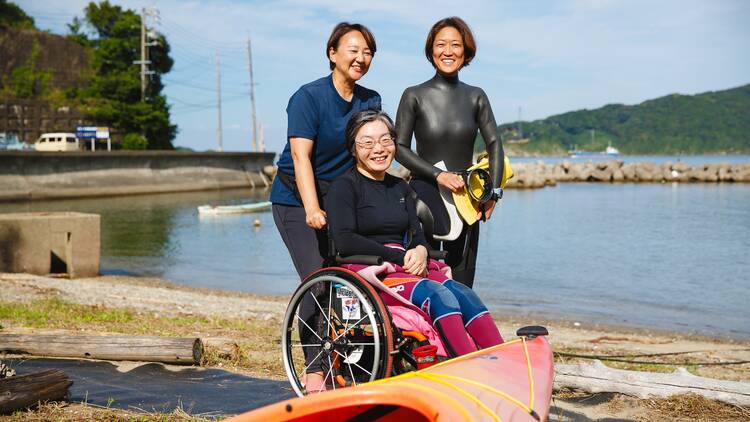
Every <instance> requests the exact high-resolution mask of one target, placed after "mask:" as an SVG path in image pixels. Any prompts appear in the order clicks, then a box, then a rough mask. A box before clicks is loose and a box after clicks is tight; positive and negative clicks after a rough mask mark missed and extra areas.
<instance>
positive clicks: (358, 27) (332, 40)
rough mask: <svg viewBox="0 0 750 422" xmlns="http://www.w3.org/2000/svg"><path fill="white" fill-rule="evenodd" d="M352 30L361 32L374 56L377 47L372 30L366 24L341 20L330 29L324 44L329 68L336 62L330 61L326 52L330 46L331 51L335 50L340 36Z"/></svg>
mask: <svg viewBox="0 0 750 422" xmlns="http://www.w3.org/2000/svg"><path fill="white" fill-rule="evenodd" d="M352 31H359V32H360V34H362V36H363V37H364V38H365V42H366V43H367V47H369V48H370V52H371V53H372V56H373V57H375V51H376V50H377V49H378V46H377V44H376V43H375V36H374V35H372V32H370V30H369V29H367V27H366V26H364V25H362V24H359V23H349V22H341V23H339V24H338V25H336V27H335V28H333V31H331V36H330V37H328V43H327V44H326V58H327V59H328V66H329V67H330V68H331V70H333V69H334V68H336V63H334V62H332V61H331V59H330V58H329V57H328V52H329V51H331V49H332V48H333V51H336V49H337V48H338V47H339V41H341V37H343V36H344V35H346V34H348V33H350V32H352Z"/></svg>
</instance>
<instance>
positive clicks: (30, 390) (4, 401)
mask: <svg viewBox="0 0 750 422" xmlns="http://www.w3.org/2000/svg"><path fill="white" fill-rule="evenodd" d="M72 384H73V381H71V380H70V379H68V376H67V375H65V372H63V371H60V370H59V369H49V370H46V371H42V372H36V373H33V374H27V375H17V376H13V377H9V378H2V379H0V414H7V413H12V412H14V411H16V410H19V409H25V408H27V407H31V406H34V405H36V404H37V403H40V402H42V403H44V402H47V401H59V400H65V399H66V398H67V396H68V387H70V386H71V385H72Z"/></svg>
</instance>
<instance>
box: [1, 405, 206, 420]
mask: <svg viewBox="0 0 750 422" xmlns="http://www.w3.org/2000/svg"><path fill="white" fill-rule="evenodd" d="M208 420H209V419H204V418H200V417H194V416H190V415H188V414H187V413H185V412H184V411H183V410H182V409H179V408H177V409H175V410H173V411H172V412H169V413H134V412H129V411H125V410H117V409H107V408H103V407H98V406H91V405H86V404H67V403H47V404H43V405H41V406H38V407H36V408H33V409H30V410H23V411H17V412H15V413H13V414H11V415H7V416H0V421H2V422H17V421H18V422H20V421H23V422H29V421H32V422H37V421H38V422H47V421H71V422H78V421H94V422H112V421H127V422H171V421H176V422H204V421H208Z"/></svg>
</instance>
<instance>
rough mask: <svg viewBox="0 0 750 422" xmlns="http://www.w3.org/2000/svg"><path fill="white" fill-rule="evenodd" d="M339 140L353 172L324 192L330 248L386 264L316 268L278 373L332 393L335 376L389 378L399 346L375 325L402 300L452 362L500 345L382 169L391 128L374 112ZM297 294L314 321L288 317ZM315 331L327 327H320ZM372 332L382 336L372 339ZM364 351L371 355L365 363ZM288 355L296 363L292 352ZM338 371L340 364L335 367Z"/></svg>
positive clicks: (472, 296) (391, 150)
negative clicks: (312, 307) (315, 314)
mask: <svg viewBox="0 0 750 422" xmlns="http://www.w3.org/2000/svg"><path fill="white" fill-rule="evenodd" d="M345 135H346V145H347V148H348V149H349V151H350V152H351V154H352V156H353V157H354V161H355V167H354V168H352V169H351V170H350V171H349V172H347V173H345V174H344V175H342V176H340V177H339V178H338V179H336V180H335V181H334V182H333V183H332V184H331V187H330V190H329V192H328V199H327V202H326V212H327V214H328V217H329V218H328V222H329V231H330V234H331V236H332V239H333V244H334V246H335V250H336V251H337V252H338V254H339V255H340V256H343V257H347V256H353V255H360V256H361V255H366V256H369V257H370V258H372V257H373V256H374V257H380V258H382V259H383V261H385V262H383V263H382V265H369V266H368V265H349V266H346V265H345V266H344V268H348V269H349V270H353V271H354V272H357V274H354V272H351V271H346V270H343V269H324V270H321V271H319V272H318V273H315V274H313V275H312V276H311V277H309V278H308V279H307V280H305V281H304V282H303V284H302V285H301V286H300V287H299V288H298V290H297V292H295V294H294V295H293V297H292V300H291V302H290V309H288V310H287V315H286V316H285V322H284V324H285V327H286V328H285V336H284V338H283V339H282V342H283V343H284V346H285V349H286V350H287V352H286V354H285V356H284V359H285V360H284V364H285V368H286V370H287V374H288V375H289V377H290V380H291V381H292V385H293V387H294V388H295V391H297V393H298V394H304V390H306V392H311V391H312V392H314V391H322V390H324V389H326V388H331V387H333V388H335V387H336V383H335V382H333V381H334V379H337V377H338V379H337V380H338V381H339V382H338V385H339V386H343V385H349V384H356V383H357V379H358V378H359V380H360V382H362V381H368V380H369V381H372V380H374V379H377V378H381V377H387V376H390V375H391V372H392V370H393V367H392V364H393V355H396V354H397V353H398V352H399V350H395V349H397V348H398V346H394V345H393V344H391V343H393V342H394V341H393V339H394V335H393V332H392V331H391V330H392V328H393V327H392V325H391V323H390V321H388V322H384V321H383V320H385V319H387V318H389V316H390V314H393V317H394V323H395V322H396V321H395V317H396V316H397V315H396V314H395V313H394V312H395V311H394V307H397V306H399V305H400V307H401V308H403V307H404V304H407V305H408V306H410V307H411V308H413V309H416V310H417V311H419V310H421V312H420V313H421V314H426V315H427V316H428V317H429V320H430V321H429V322H431V323H432V327H431V328H432V329H434V331H437V334H438V336H437V337H439V340H438V341H436V343H438V355H443V356H447V357H455V356H460V355H463V354H466V353H469V352H472V351H475V350H478V349H482V348H486V347H490V346H494V345H496V344H500V343H502V342H503V339H502V337H501V335H500V332H499V331H498V329H497V326H496V325H495V323H494V322H493V320H492V317H491V316H490V314H489V311H488V310H487V307H486V306H484V304H483V303H482V301H481V300H480V299H479V297H478V296H477V295H476V293H475V292H474V291H472V290H471V289H469V288H468V287H466V286H464V285H463V284H461V283H458V282H456V281H454V280H452V279H451V278H450V268H448V267H447V266H445V265H444V264H442V263H440V262H438V261H434V260H431V259H429V258H428V249H427V248H428V246H427V245H428V242H427V239H426V238H425V235H424V232H423V230H422V227H421V225H420V222H419V220H418V218H417V212H416V204H415V202H414V199H413V198H412V196H411V195H410V192H411V191H410V188H409V187H408V185H407V184H406V182H405V181H403V180H402V179H400V178H397V177H394V176H391V175H389V174H387V173H386V170H387V169H388V168H389V167H390V165H391V163H392V161H393V159H394V156H395V150H396V147H395V143H394V139H395V129H394V125H393V122H392V121H391V119H390V118H389V117H388V115H387V114H386V113H384V112H381V111H377V110H367V111H361V112H359V113H357V114H355V115H354V116H352V118H351V119H350V120H349V123H348V125H347V128H346V132H345ZM383 268H387V270H386V271H380V273H379V274H378V276H377V277H378V278H377V279H374V280H373V279H372V278H368V275H367V274H368V271H367V270H368V269H377V270H382V269H383ZM370 275H371V276H372V277H374V275H372V274H370ZM363 279H366V280H371V282H370V283H368V282H366V281H365V280H363ZM381 282H382V283H381ZM373 284H380V285H381V286H383V285H384V286H383V287H382V288H383V289H389V290H390V292H391V293H390V294H389V293H385V292H383V291H382V290H380V291H378V290H377V289H375V288H373V287H372V285H373ZM385 286H387V287H385ZM352 291H354V292H356V294H354V293H352ZM357 291H358V292H357ZM342 292H344V293H342ZM304 295H313V296H315V297H316V299H315V301H316V303H317V307H318V309H319V310H320V313H321V314H323V315H322V317H319V318H318V319H317V320H315V321H313V320H308V321H304V320H302V319H301V318H300V317H299V316H295V312H296V311H295V308H298V307H299V305H298V304H299V303H300V302H301V300H302V297H303V296H304ZM349 298H350V299H349ZM339 299H340V300H341V303H338V302H337V300H339ZM347 301H350V302H347ZM344 303H351V304H352V307H347V306H346V305H344ZM383 305H385V306H383ZM326 308H327V311H326ZM388 309H390V311H389V310H388ZM370 310H372V311H373V312H370ZM375 310H378V311H377V312H374V311H375ZM360 311H361V314H360ZM355 313H356V315H355ZM362 315H364V316H362ZM355 319H356V321H353V322H349V321H352V320H355ZM295 320H300V321H302V324H301V325H304V326H305V327H307V328H300V333H299V334H298V336H299V338H300V340H295V339H294V336H293V335H292V334H291V333H292V331H293V330H294V329H296V326H297V324H295ZM321 325H325V326H326V327H325V328H323V329H321V328H320V327H321ZM396 325H397V324H396ZM428 325H429V324H428ZM360 327H364V328H360ZM399 328H403V327H399ZM357 330H359V331H357ZM380 334H383V338H384V340H382V341H380V342H378V341H379V340H378V339H377V337H378V336H379V335H380ZM397 337H399V336H397ZM315 338H317V340H315ZM311 339H312V341H310V340H311ZM423 340H424V338H423ZM370 342H372V343H370ZM376 342H378V343H377V345H376V344H375V343H376ZM305 343H306V344H305ZM381 343H382V344H381ZM423 344H424V342H423ZM295 347H298V348H301V349H304V364H305V365H304V368H303V369H302V371H300V370H299V368H298V364H296V363H294V359H295V357H294V356H293V353H294V352H295V350H294V349H295ZM368 349H372V351H373V352H374V353H375V355H376V357H370V356H369V354H370V353H369V352H368ZM311 351H314V353H312V352H311ZM311 355H315V357H314V358H312V356H311ZM296 359H298V360H300V361H301V360H302V356H301V353H298V357H297V358H296ZM368 359H369V360H368ZM381 361H382V363H381ZM317 362H320V363H322V366H323V368H322V369H323V372H320V371H319V370H313V368H316V369H317V367H318V366H319V365H318V363H317ZM326 362H327V364H326ZM299 366H302V363H301V362H300V363H299ZM341 366H346V367H348V368H347V369H345V370H342V369H340V367H341ZM336 368H339V369H336ZM305 372H307V373H305ZM358 372H359V373H361V374H362V375H364V377H359V376H358V374H357V373H358ZM336 373H341V374H342V375H341V376H338V375H335V374H336ZM344 377H346V378H347V380H346V381H344V380H343V378H344ZM303 378H304V381H302V379H303ZM303 384H305V385H304V386H303Z"/></svg>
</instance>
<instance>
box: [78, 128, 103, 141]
mask: <svg viewBox="0 0 750 422" xmlns="http://www.w3.org/2000/svg"><path fill="white" fill-rule="evenodd" d="M76 138H78V139H108V138H109V128H108V127H106V126H76Z"/></svg>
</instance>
